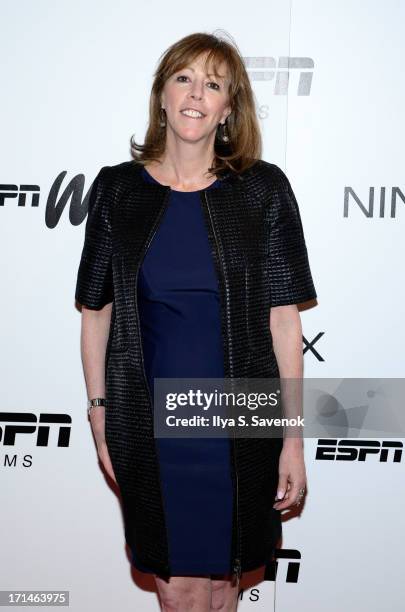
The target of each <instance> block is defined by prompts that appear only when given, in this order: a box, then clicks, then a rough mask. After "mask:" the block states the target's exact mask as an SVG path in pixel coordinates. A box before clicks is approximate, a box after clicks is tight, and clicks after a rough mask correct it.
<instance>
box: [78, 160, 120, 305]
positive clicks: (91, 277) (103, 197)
mask: <svg viewBox="0 0 405 612" xmlns="http://www.w3.org/2000/svg"><path fill="white" fill-rule="evenodd" d="M108 168H109V166H104V167H103V168H101V170H100V172H99V173H98V175H97V176H96V178H95V180H94V182H93V184H92V186H91V188H90V195H89V200H88V214H87V221H86V228H85V234H84V245H83V250H82V254H81V259H80V264H79V269H78V272H77V280H76V290H75V299H76V300H77V301H78V302H79V303H80V304H82V305H83V306H86V307H87V308H92V309H95V310H100V309H101V308H103V306H105V305H106V304H108V303H109V302H112V301H113V298H114V295H113V282H112V264H111V255H112V238H111V201H110V200H111V197H109V196H108V194H107V192H106V189H105V171H106V170H107V169H108Z"/></svg>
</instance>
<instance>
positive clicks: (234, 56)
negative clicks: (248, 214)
mask: <svg viewBox="0 0 405 612" xmlns="http://www.w3.org/2000/svg"><path fill="white" fill-rule="evenodd" d="M204 54H206V57H205V64H204V65H205V67H206V68H207V67H209V68H211V71H212V72H213V73H215V74H216V75H218V67H219V65H220V64H221V63H223V62H224V63H225V66H226V68H227V70H228V74H227V76H228V78H229V89H228V94H229V103H230V106H231V108H232V112H231V113H230V115H229V116H228V117H227V120H226V124H227V128H228V136H229V142H228V143H225V142H223V140H221V138H220V134H219V129H218V130H217V134H216V136H215V143H214V152H215V155H214V161H213V165H212V167H210V168H209V169H208V171H209V172H210V174H215V175H217V177H220V176H221V174H223V173H224V172H225V171H227V170H229V169H230V170H232V171H234V172H237V173H240V172H243V171H244V170H246V169H247V168H249V167H250V166H252V165H253V164H254V162H255V161H256V160H257V159H259V158H260V156H261V148H262V141H261V134H260V128H259V123H258V120H257V116H256V108H255V101H254V94H253V91H252V88H251V85H250V80H249V77H248V74H247V72H246V68H245V64H244V61H243V58H242V56H241V55H240V52H239V50H238V49H237V47H236V45H233V44H230V43H229V42H227V41H226V40H224V39H222V38H219V37H217V36H215V35H213V34H206V33H201V32H197V33H195V34H189V35H188V36H185V37H184V38H182V39H180V40H179V41H177V42H175V43H174V44H173V45H171V46H170V47H169V48H168V49H167V50H166V51H165V52H164V53H163V54H162V55H161V56H160V58H159V59H160V62H159V65H158V67H157V69H156V71H155V73H154V75H153V76H154V80H153V84H152V90H151V95H150V100H149V125H148V129H147V132H146V135H145V141H144V144H143V145H141V144H137V143H136V142H135V140H134V136H132V137H131V154H132V157H133V158H134V159H135V160H136V161H137V162H140V163H142V164H143V165H146V164H147V163H149V162H150V161H152V160H154V161H160V160H159V158H160V157H161V156H162V154H163V153H164V150H165V146H166V127H161V126H160V121H161V117H160V99H161V93H162V90H163V86H164V84H165V82H166V80H167V79H168V78H169V77H170V76H172V74H174V73H175V72H178V71H179V70H182V69H183V68H185V67H186V66H187V65H189V64H190V63H191V62H192V61H194V59H196V58H197V57H199V56H200V55H204Z"/></svg>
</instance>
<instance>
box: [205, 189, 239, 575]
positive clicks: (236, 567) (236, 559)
mask: <svg viewBox="0 0 405 612" xmlns="http://www.w3.org/2000/svg"><path fill="white" fill-rule="evenodd" d="M203 194H204V200H205V204H206V206H207V210H208V214H209V218H210V222H211V228H212V233H213V235H214V240H215V244H216V246H217V252H218V255H219V254H220V253H219V251H220V248H219V243H218V240H217V234H216V231H215V226H214V222H213V219H212V214H211V209H210V206H209V203H208V198H207V194H206V191H205V190H204V191H203ZM218 259H219V260H220V259H221V258H220V257H218ZM230 337H231V335H230V334H228V338H230ZM232 433H233V461H234V468H235V481H236V492H235V497H236V556H235V557H234V559H233V562H232V574H233V575H234V577H235V579H236V583H237V584H238V585H239V580H240V576H241V573H242V565H241V554H240V538H239V482H238V467H237V460H236V448H235V430H234V429H233V431H232Z"/></svg>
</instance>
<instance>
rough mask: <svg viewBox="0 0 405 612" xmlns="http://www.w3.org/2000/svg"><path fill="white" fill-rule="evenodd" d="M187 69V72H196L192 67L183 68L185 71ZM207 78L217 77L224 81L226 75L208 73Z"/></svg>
mask: <svg viewBox="0 0 405 612" xmlns="http://www.w3.org/2000/svg"><path fill="white" fill-rule="evenodd" d="M186 69H187V70H192V71H193V72H195V70H194V68H192V67H191V66H185V67H184V68H183V70H186ZM178 72H180V71H178ZM207 76H215V77H218V78H219V79H224V78H225V75H220V74H214V73H213V72H209V73H207Z"/></svg>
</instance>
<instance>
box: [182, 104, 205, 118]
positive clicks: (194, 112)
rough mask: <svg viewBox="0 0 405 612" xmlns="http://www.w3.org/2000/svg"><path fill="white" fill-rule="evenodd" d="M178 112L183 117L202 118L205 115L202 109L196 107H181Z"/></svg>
mask: <svg viewBox="0 0 405 612" xmlns="http://www.w3.org/2000/svg"><path fill="white" fill-rule="evenodd" d="M185 111H189V112H185ZM180 112H181V114H182V115H183V116H184V117H189V118H190V119H203V118H204V117H205V114H204V113H203V112H202V111H200V110H198V108H191V107H186V108H182V109H181V111H180ZM197 113H198V114H197Z"/></svg>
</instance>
